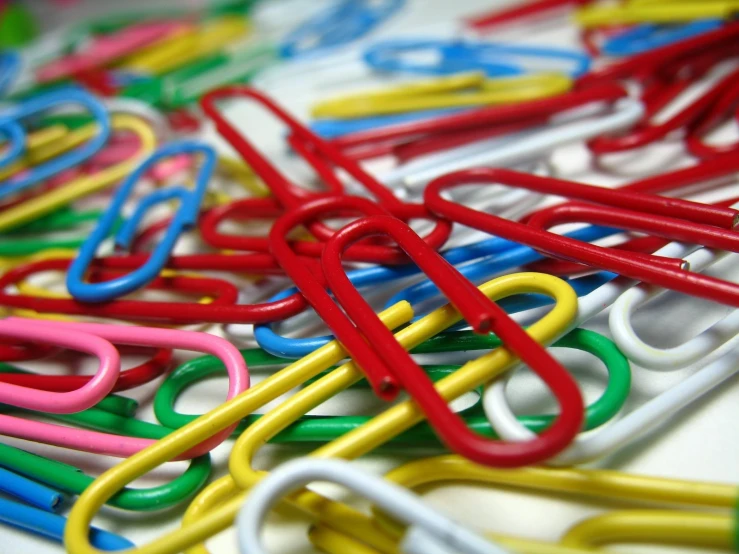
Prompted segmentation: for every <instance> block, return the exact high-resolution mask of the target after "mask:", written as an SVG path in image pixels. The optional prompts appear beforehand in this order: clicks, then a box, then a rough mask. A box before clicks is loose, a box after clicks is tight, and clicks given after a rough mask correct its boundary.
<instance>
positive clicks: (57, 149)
mask: <svg viewBox="0 0 739 554" xmlns="http://www.w3.org/2000/svg"><path fill="white" fill-rule="evenodd" d="M97 133H98V125H97V123H88V124H87V125H85V126H83V127H80V128H79V129H75V130H73V131H70V130H69V129H68V128H67V127H65V126H64V125H51V126H50V127H47V128H45V129H42V130H40V131H36V132H34V133H32V134H30V135H29V136H28V142H27V150H26V152H25V153H24V155H23V156H22V157H21V158H20V159H18V160H16V161H15V162H13V163H10V164H8V165H7V166H6V167H4V168H3V169H2V170H0V180H5V179H8V178H10V177H11V176H13V175H14V174H15V173H18V172H20V171H24V170H26V169H28V168H29V167H31V166H34V165H38V164H40V163H43V162H45V161H46V160H49V159H51V158H53V157H55V156H58V155H59V154H62V153H64V152H67V151H68V150H71V149H72V148H76V147H77V146H79V145H80V144H82V143H84V142H87V141H88V140H90V139H91V138H92V137H93V136H95V135H96V134H97Z"/></svg>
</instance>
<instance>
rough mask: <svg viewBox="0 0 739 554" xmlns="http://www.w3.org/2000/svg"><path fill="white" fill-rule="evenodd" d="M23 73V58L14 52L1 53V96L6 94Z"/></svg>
mask: <svg viewBox="0 0 739 554" xmlns="http://www.w3.org/2000/svg"><path fill="white" fill-rule="evenodd" d="M20 72H21V57H20V56H19V55H18V53H17V52H14V51H13V50H5V51H4V52H0V96H2V95H4V94H6V93H7V92H8V89H10V87H11V86H12V85H13V83H15V80H16V79H17V78H18V75H20Z"/></svg>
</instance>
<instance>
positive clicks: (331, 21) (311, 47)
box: [280, 0, 405, 58]
mask: <svg viewBox="0 0 739 554" xmlns="http://www.w3.org/2000/svg"><path fill="white" fill-rule="evenodd" d="M404 4H405V0H374V1H373V0H342V1H341V2H339V3H337V4H336V5H334V6H331V7H330V8H328V9H327V10H325V11H322V12H320V13H319V14H318V15H316V16H314V17H312V18H310V19H309V20H308V21H306V22H304V23H302V24H301V25H300V26H299V27H298V28H297V29H295V30H294V31H292V32H290V33H289V34H288V35H287V37H285V39H284V40H283V41H282V44H281V45H280V56H281V57H283V58H292V57H294V56H298V55H302V54H307V53H313V52H316V51H319V50H322V49H324V48H332V47H336V46H341V45H342V44H347V43H349V42H352V41H353V40H356V39H358V38H361V37H363V36H365V35H366V34H368V33H369V32H370V31H372V30H373V29H374V28H375V27H377V26H378V25H380V24H381V23H383V22H384V21H386V20H387V19H388V18H390V17H391V16H392V15H394V14H395V12H397V11H398V10H399V9H400V8H402V7H403V5H404Z"/></svg>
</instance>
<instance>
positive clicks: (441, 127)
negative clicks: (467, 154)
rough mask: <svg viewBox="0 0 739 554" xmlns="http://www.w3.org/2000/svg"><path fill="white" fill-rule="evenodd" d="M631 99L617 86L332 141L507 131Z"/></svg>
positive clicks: (400, 140) (355, 145)
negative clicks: (566, 113)
mask: <svg viewBox="0 0 739 554" xmlns="http://www.w3.org/2000/svg"><path fill="white" fill-rule="evenodd" d="M626 96H627V92H626V89H624V88H623V87H622V86H621V85H619V84H617V83H601V84H598V85H597V86H592V87H587V88H582V89H581V90H574V91H570V92H567V93H564V94H560V95H558V96H554V97H552V98H545V99H542V100H532V101H530V102H521V103H517V104H510V105H505V106H489V107H485V108H479V109H475V110H470V111H465V112H463V113H456V114H450V115H446V116H443V117H438V118H434V119H428V120H422V121H411V122H408V123H402V124H398V125H391V126H388V127H382V128H378V129H371V130H368V131H361V132H357V133H351V134H348V135H344V136H342V137H338V138H335V139H333V140H331V141H330V142H331V144H332V145H334V146H336V147H337V148H340V149H341V150H342V151H346V152H351V151H352V150H353V149H360V151H361V149H366V148H368V147H370V146H372V145H373V144H380V145H383V148H386V147H387V145H388V144H390V143H392V144H395V145H402V144H406V143H412V142H415V141H418V140H422V139H426V138H429V137H437V136H443V137H452V136H454V134H457V133H464V132H473V131H478V132H480V131H483V132H484V131H491V132H492V131H493V129H496V128H499V127H500V128H502V129H504V130H507V129H508V128H507V126H509V125H523V124H525V125H527V126H531V125H536V124H540V123H541V122H542V121H545V122H546V120H548V119H550V118H552V117H554V116H555V115H557V114H560V113H562V112H565V111H568V110H573V109H576V108H581V107H585V106H589V105H592V104H597V103H604V104H613V103H614V102H616V101H618V100H619V99H621V98H625V97H626Z"/></svg>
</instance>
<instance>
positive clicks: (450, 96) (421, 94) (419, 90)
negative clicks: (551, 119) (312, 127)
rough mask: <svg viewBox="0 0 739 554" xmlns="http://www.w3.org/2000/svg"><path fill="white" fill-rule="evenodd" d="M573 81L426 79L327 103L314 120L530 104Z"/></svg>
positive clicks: (546, 76) (471, 76)
mask: <svg viewBox="0 0 739 554" xmlns="http://www.w3.org/2000/svg"><path fill="white" fill-rule="evenodd" d="M571 87H572V79H571V78H570V77H568V76H566V75H564V74H561V73H532V74H528V75H516V76H514V77H500V78H496V79H488V78H486V77H485V75H484V74H483V73H478V72H473V73H463V74H458V75H453V76H451V77H440V78H434V79H424V80H422V81H416V82H413V83H411V84H405V85H400V86H394V87H391V88H388V89H381V90H373V91H368V92H360V93H356V94H350V95H346V96H341V97H339V98H335V99H332V100H325V101H323V102H319V103H318V104H316V105H314V106H313V109H312V110H311V115H312V116H313V117H325V118H336V119H352V118H359V117H370V116H375V115H390V114H397V113H405V112H413V111H419V110H433V109H442V108H455V107H464V106H481V105H489V104H509V103H515V102H526V101H528V100H536V99H537V98H545V97H547V96H554V95H556V94H560V93H563V92H566V91H568V90H569V89H570V88H571Z"/></svg>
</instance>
